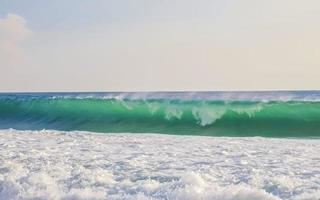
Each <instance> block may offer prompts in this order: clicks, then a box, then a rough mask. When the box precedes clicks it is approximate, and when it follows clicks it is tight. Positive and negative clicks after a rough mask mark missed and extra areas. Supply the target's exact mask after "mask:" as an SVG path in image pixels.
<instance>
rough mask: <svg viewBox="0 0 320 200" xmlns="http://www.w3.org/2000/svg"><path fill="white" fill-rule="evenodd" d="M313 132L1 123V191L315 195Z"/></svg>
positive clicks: (24, 194) (317, 173) (235, 197)
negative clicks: (250, 133)
mask: <svg viewBox="0 0 320 200" xmlns="http://www.w3.org/2000/svg"><path fill="white" fill-rule="evenodd" d="M319 149H320V140H318V139H315V140H312V139H276V138H260V137H251V138H232V137H229V138H227V137H199V136H170V135H157V134H95V133H89V132H60V131H46V130H43V131H17V130H12V129H10V130H1V131H0V199H1V200H2V199H3V200H6V199H19V200H20V199H21V200H24V199H53V200H56V199H57V200H58V199H64V200H67V199H68V200H71V199H72V200H76V199H183V200H188V199H190V200H196V199H201V200H203V199H204V200H206V199H210V200H212V199H213V200H215V199H217V200H218V199H219V200H221V199H223V200H248V199H254V200H266V199H270V200H276V199H290V200H291V199H292V200H293V199H294V200H298V199H300V200H302V199H310V200H312V199H319V197H320V168H319V162H320V155H319V152H318V151H319Z"/></svg>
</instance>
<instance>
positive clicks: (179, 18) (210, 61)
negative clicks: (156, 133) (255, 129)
mask: <svg viewBox="0 0 320 200" xmlns="http://www.w3.org/2000/svg"><path fill="white" fill-rule="evenodd" d="M0 77H1V82H0V92H16V91H21V92H31V91H158V90H161V91H164V90H165V91H173V90H201V91H204V90H283V89H288V90H294V89H320V78H319V77H320V1H319V0H304V1H302V0H159V1H157V0H135V1H133V0H68V1H66V0H54V1H43V0H23V1H21V0H0Z"/></svg>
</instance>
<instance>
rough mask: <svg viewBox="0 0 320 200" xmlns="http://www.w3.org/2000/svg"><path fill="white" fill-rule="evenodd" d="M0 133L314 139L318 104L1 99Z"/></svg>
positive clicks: (319, 126)
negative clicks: (51, 131)
mask: <svg viewBox="0 0 320 200" xmlns="http://www.w3.org/2000/svg"><path fill="white" fill-rule="evenodd" d="M0 128H2V129H4V128H14V129H31V130H36V129H55V130H66V131H69V130H83V131H94V132H105V133H119V132H129V133H164V134H190V135H211V136H265V137H318V136H320V102H312V101H288V102H284V101H269V102H263V101H224V100H219V101H216V100H172V99H147V100H141V99H138V100H133V99H122V100H121V99H112V98H111V99H102V98H84V99H80V98H30V99H19V98H14V99H8V98H2V99H0Z"/></svg>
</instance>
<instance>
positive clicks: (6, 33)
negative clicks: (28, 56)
mask: <svg viewBox="0 0 320 200" xmlns="http://www.w3.org/2000/svg"><path fill="white" fill-rule="evenodd" d="M31 35H32V31H31V30H30V29H29V28H28V27H27V24H26V20H25V19H24V18H23V17H21V16H19V15H16V14H12V13H9V14H7V16H6V17H4V18H0V64H1V66H2V67H10V65H12V64H16V63H18V62H20V61H21V59H23V58H22V57H23V49H22V46H21V45H22V44H23V42H24V41H25V40H27V39H28V38H29V37H30V36H31Z"/></svg>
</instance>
